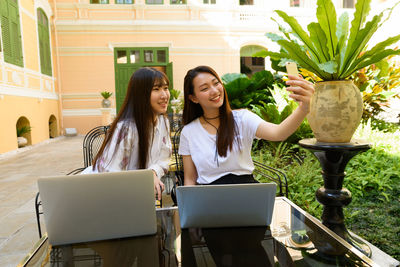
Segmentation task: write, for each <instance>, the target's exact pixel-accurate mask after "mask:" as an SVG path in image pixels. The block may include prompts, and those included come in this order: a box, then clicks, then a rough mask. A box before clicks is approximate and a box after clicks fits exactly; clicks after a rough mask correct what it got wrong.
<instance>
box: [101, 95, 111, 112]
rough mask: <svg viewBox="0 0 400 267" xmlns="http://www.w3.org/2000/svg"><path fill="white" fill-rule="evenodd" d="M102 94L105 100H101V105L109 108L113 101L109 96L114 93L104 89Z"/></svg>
mask: <svg viewBox="0 0 400 267" xmlns="http://www.w3.org/2000/svg"><path fill="white" fill-rule="evenodd" d="M100 94H101V96H102V97H103V100H102V101H101V106H102V107H103V108H109V107H111V101H110V99H109V98H110V97H111V96H112V93H111V92H108V91H103V92H101V93H100Z"/></svg>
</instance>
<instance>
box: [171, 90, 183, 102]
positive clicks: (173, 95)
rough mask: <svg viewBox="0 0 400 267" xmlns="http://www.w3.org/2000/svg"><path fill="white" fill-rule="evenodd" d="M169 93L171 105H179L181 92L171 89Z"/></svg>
mask: <svg viewBox="0 0 400 267" xmlns="http://www.w3.org/2000/svg"><path fill="white" fill-rule="evenodd" d="M169 93H170V95H171V105H173V106H177V105H178V104H179V103H180V100H179V95H180V93H181V91H178V90H175V89H171V90H170V91H169Z"/></svg>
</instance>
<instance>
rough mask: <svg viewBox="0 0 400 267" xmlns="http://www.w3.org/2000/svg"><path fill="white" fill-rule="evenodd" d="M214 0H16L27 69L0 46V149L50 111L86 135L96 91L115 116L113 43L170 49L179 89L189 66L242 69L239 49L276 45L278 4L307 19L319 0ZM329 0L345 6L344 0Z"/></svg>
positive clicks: (37, 134)
mask: <svg viewBox="0 0 400 267" xmlns="http://www.w3.org/2000/svg"><path fill="white" fill-rule="evenodd" d="M216 1H217V4H203V0H187V4H184V5H172V4H170V1H169V0H164V4H162V5H149V4H146V3H145V0H135V3H134V4H125V5H120V4H115V1H114V0H109V4H90V0H29V1H28V0H19V8H20V21H21V35H22V46H23V55H24V67H23V68H21V67H18V66H15V65H12V64H8V63H5V62H4V60H3V54H2V52H0V111H1V114H2V116H0V125H2V130H1V132H0V137H1V138H2V139H0V140H2V141H1V142H0V153H2V152H5V151H9V150H12V149H16V148H17V145H16V142H15V140H16V135H15V124H16V120H18V118H19V116H25V117H26V118H27V119H28V120H29V121H30V124H31V126H32V127H33V128H32V133H31V135H32V143H33V144H34V143H37V142H41V141H43V140H45V139H47V138H49V134H48V126H46V125H44V124H43V122H44V121H46V120H48V118H49V117H50V115H54V116H55V117H56V120H57V126H58V132H59V134H62V132H63V130H64V129H65V128H68V127H72V128H76V129H77V130H78V133H80V134H85V133H86V132H87V131H88V130H90V129H91V128H93V127H95V126H98V125H101V124H102V123H103V122H102V116H101V114H102V113H101V112H102V110H101V100H102V97H101V96H100V92H101V91H104V90H107V91H111V92H114V96H113V97H112V98H111V101H112V103H113V105H112V108H113V110H114V112H113V113H114V114H115V98H114V97H115V66H114V49H115V48H118V47H168V49H169V61H170V62H172V63H173V84H174V88H175V89H178V90H182V89H183V88H182V87H183V78H184V76H185V74H186V72H187V71H188V70H189V69H190V68H193V67H195V66H198V65H209V66H211V67H213V68H214V69H215V70H216V71H217V72H218V73H219V74H220V75H223V74H225V73H231V72H240V49H241V48H242V47H244V46H246V45H258V46H262V47H264V48H266V49H271V50H277V49H278V48H277V47H276V44H274V43H272V42H271V41H269V39H267V38H266V37H265V36H264V34H265V33H266V32H270V31H277V27H276V25H275V23H274V22H272V21H271V20H270V17H272V16H273V10H275V9H283V10H285V11H287V13H288V14H289V15H292V16H295V17H296V18H297V19H298V20H299V22H300V23H301V24H306V23H309V22H310V21H311V20H312V18H313V17H314V15H315V4H316V0H300V7H290V0H284V1H266V0H254V5H252V6H240V5H239V0H216ZM334 2H335V5H336V6H337V7H339V8H340V7H341V6H342V1H341V0H336V1H334ZM38 8H41V9H43V10H44V11H45V13H46V15H47V17H48V19H49V22H50V39H51V55H52V57H51V60H52V68H53V72H52V76H47V75H43V74H41V69H40V53H39V45H38V33H37V31H38V27H37V9H38ZM340 12H341V11H339V13H340ZM21 105H22V106H21ZM3 114H5V115H4V116H3ZM3 129H6V130H4V131H3ZM4 140H11V141H10V142H8V141H4Z"/></svg>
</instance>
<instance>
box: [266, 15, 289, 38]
mask: <svg viewBox="0 0 400 267" xmlns="http://www.w3.org/2000/svg"><path fill="white" fill-rule="evenodd" d="M271 20H273V21H274V22H275V23H276V24H277V25H278V28H279V31H280V32H281V33H283V34H284V35H285V37H286V38H287V39H288V40H291V38H290V35H289V33H290V32H291V31H290V30H287V29H286V28H285V27H283V26H282V25H281V24H279V22H277V21H276V20H275V19H274V18H271Z"/></svg>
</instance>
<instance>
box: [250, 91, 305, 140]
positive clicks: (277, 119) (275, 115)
mask: <svg viewBox="0 0 400 267" xmlns="http://www.w3.org/2000/svg"><path fill="white" fill-rule="evenodd" d="M271 94H272V96H273V98H274V103H264V102H261V103H260V104H256V105H251V107H252V111H253V112H254V113H255V114H257V115H258V116H260V117H261V118H262V119H263V120H265V121H268V122H271V123H275V124H280V123H281V122H282V121H284V120H285V119H286V118H287V117H289V115H290V114H292V112H293V111H294V110H295V109H296V108H297V106H298V104H297V103H296V102H294V101H292V100H290V99H289V96H288V92H287V91H286V88H281V87H279V86H277V85H275V86H274V90H271ZM312 136H313V134H312V131H311V127H310V125H309V124H308V122H307V120H306V119H305V120H304V121H303V122H302V123H301V125H300V126H299V128H297V130H296V131H295V132H294V133H293V134H292V135H291V136H290V137H289V138H287V139H286V142H288V143H291V144H296V143H297V142H298V141H299V140H301V139H303V138H310V137H312Z"/></svg>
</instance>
